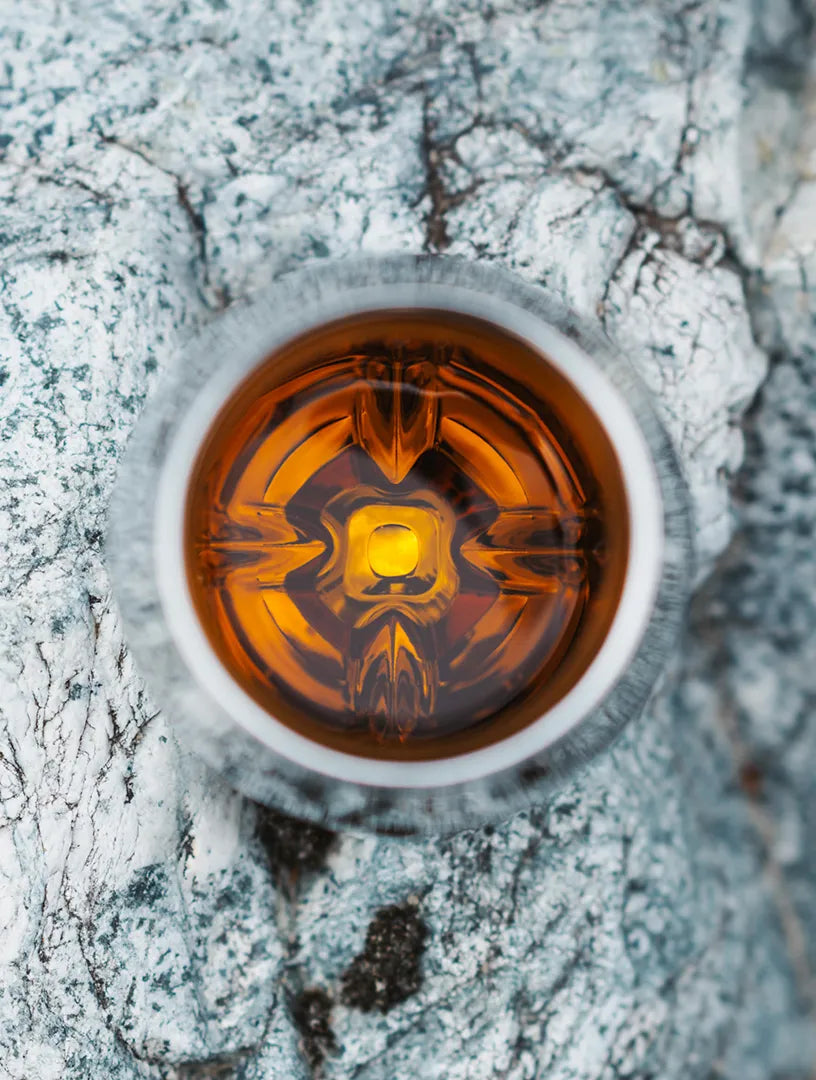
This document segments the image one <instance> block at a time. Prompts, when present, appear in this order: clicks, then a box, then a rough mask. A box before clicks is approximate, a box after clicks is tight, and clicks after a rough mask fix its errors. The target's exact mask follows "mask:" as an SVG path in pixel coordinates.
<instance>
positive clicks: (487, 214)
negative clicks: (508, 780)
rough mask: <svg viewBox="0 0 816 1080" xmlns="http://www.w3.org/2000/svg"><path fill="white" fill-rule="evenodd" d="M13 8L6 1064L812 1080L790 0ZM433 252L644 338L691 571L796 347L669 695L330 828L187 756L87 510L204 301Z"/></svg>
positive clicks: (811, 277) (185, 1071) (808, 193)
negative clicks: (590, 732)
mask: <svg viewBox="0 0 816 1080" xmlns="http://www.w3.org/2000/svg"><path fill="white" fill-rule="evenodd" d="M7 7H8V10H7V11H5V12H4V14H3V20H2V22H3V24H4V30H3V45H4V47H3V71H2V75H0V199H2V202H0V233H2V239H3V243H2V248H1V249H0V301H1V302H2V307H1V309H0V385H2V398H0V410H2V412H1V413H0V416H1V417H2V419H1V420H0V425H1V426H0V535H2V536H3V538H4V548H5V550H4V560H3V572H2V575H0V680H2V692H1V693H0V715H2V727H0V874H2V878H3V881H2V887H0V928H1V929H2V932H1V933H0V964H2V971H3V978H2V980H0V983H1V985H0V1077H3V1078H10V1080H74V1078H76V1080H96V1078H97V1077H100V1078H102V1077H105V1078H110V1080H130V1078H136V1077H141V1078H147V1080H159V1078H165V1080H197V1078H204V1077H229V1078H231V1080H271V1078H277V1077H286V1078H287V1080H299V1078H304V1080H305V1078H307V1077H309V1076H316V1075H317V1076H319V1075H321V1074H322V1075H323V1076H325V1077H327V1078H338V1080H339V1078H351V1077H354V1078H356V1080H379V1078H381V1077H400V1078H401V1077H412V1078H417V1080H424V1078H431V1077H445V1080H488V1078H490V1077H495V1078H496V1080H498V1078H502V1080H528V1078H532V1077H535V1076H544V1075H546V1076H548V1077H551V1078H554V1080H590V1078H592V1080H595V1078H601V1080H612V1078H623V1077H627V1078H632V1080H634V1078H640V1080H646V1078H647V1077H660V1078H661V1080H664V1078H665V1080H672V1078H681V1077H682V1078H685V1077H700V1078H701V1080H713V1077H718V1076H721V1077H727V1078H735V1080H736V1078H739V1080H754V1078H756V1080H768V1078H774V1080H805V1078H806V1077H809V1076H810V1075H811V1072H812V1065H813V1062H814V1060H816V1045H815V1042H816V1040H814V1037H813V1028H812V1024H811V1020H812V1017H813V1012H814V1007H816V998H815V997H814V980H813V975H812V972H813V971H814V970H815V969H814V965H815V964H816V955H815V954H816V944H815V943H816V926H814V912H815V911H816V867H815V866H814V859H813V850H812V842H811V843H810V844H809V843H808V837H809V835H812V832H813V829H814V827H816V821H815V820H814V814H813V804H812V798H811V797H810V789H811V787H812V783H811V776H812V773H813V765H814V762H816V729H815V728H814V725H813V721H812V718H811V714H810V707H811V706H812V703H813V700H814V693H815V692H816V686H814V681H813V679H814V676H813V664H812V661H811V662H810V663H809V660H811V657H810V652H811V651H812V650H810V649H809V646H810V642H811V640H812V635H813V632H814V628H816V600H814V596H816V588H814V586H816V581H813V578H814V567H815V566H816V562H814V556H813V552H812V535H813V529H814V525H815V524H816V522H814V516H815V515H816V501H814V497H813V487H812V485H813V476H814V471H813V453H814V437H816V432H815V431H814V422H813V416H814V414H816V410H815V409H814V406H816V388H815V387H814V367H813V360H814V355H813V354H814V349H813V344H812V342H813V340H814V339H813V320H812V314H813V312H814V311H816V235H814V232H813V222H814V221H816V183H814V181H813V179H812V177H813V176H814V175H816V173H815V172H814V164H813V161H812V160H809V156H810V155H812V145H814V136H813V132H812V131H811V126H812V125H810V126H809V121H808V116H809V115H811V114H812V112H813V106H812V102H813V101H814V100H816V99H814V98H813V94H812V91H811V90H810V89H809V85H808V83H807V79H806V71H805V68H804V64H805V61H806V58H807V55H808V51H807V40H808V35H809V34H810V33H811V30H812V19H811V18H810V16H809V14H808V11H807V8H806V5H805V4H804V3H801V2H799V3H794V2H791V4H790V6H789V7H788V6H787V5H786V4H785V3H783V2H782V0H779V2H772V0H768V3H767V4H766V5H765V6H764V7H762V6H761V5H759V4H754V5H751V4H749V3H748V2H747V0H694V2H691V3H689V2H688V0H666V2H665V3H661V4H660V5H656V4H655V5H645V4H642V3H641V2H639V0H617V2H615V3H610V2H607V0H587V2H583V3H577V2H575V0H549V2H546V0H545V2H543V3H538V2H535V0H497V2H496V3H493V4H488V5H485V4H483V3H475V2H471V0H454V2H452V3H451V2H448V3H444V4H443V3H441V2H435V0H431V2H428V3H426V2H423V3H419V2H413V0H411V2H409V3H407V4H403V5H400V6H397V5H391V4H388V3H377V4H375V3H367V4H362V5H346V6H345V7H343V6H342V5H340V6H338V5H337V4H334V3H332V2H331V0H313V2H309V3H303V2H295V0H292V2H289V0H279V2H277V3H275V4H274V5H273V6H268V5H266V4H261V3H255V2H253V0H245V2H241V3H239V2H237V0H232V2H230V0H209V2H205V0H188V2H186V3H185V4H183V5H181V6H178V7H174V8H172V9H170V8H168V7H167V6H166V5H161V4H147V5H143V4H136V3H131V2H128V0H115V2H113V3H108V2H105V3H98V4H95V3H93V2H90V0H84V2H80V3H77V4H72V5H63V4H59V5H58V4H50V3H46V2H43V3H38V4H35V5H26V6H24V7H16V8H12V7H11V6H10V5H9V6H7ZM803 118H804V121H803ZM419 249H425V250H428V251H437V250H447V251H449V252H452V253H458V254H463V255H466V256H470V257H477V258H481V259H492V260H496V261H499V262H501V263H502V264H504V265H507V266H509V267H510V268H513V269H515V270H516V271H517V272H519V273H521V274H522V275H524V276H526V277H527V278H529V279H530V280H534V281H541V282H546V283H547V284H548V285H549V286H550V287H551V288H553V289H555V290H557V291H558V292H560V293H561V294H562V295H563V296H564V298H565V299H566V300H567V301H568V302H569V303H571V304H572V305H573V306H574V307H576V308H577V309H578V310H579V311H580V312H581V313H582V314H584V315H585V316H588V317H594V318H597V319H599V320H601V321H602V323H603V324H604V325H605V327H606V329H607V331H608V332H609V333H610V334H611V335H612V336H613V337H614V338H616V339H617V340H618V341H619V342H620V343H621V344H622V345H623V346H624V347H625V348H628V349H629V350H630V351H631V354H632V357H633V359H634V360H635V362H636V363H637V364H638V366H639V368H640V370H641V372H642V374H643V375H644V377H645V378H646V380H647V381H648V382H649V384H650V385H651V386H652V387H653V389H654V390H655V393H656V395H657V396H658V399H659V404H660V407H661V409H662V412H663V414H664V417H665V420H666V423H667V425H668V427H669V429H670V431H671V434H672V436H673V438H674V439H675V441H676V444H677V447H678V450H679V453H680V456H681V459H682V463H683V467H684V470H685V472H686V476H687V478H688V482H689V486H690V491H691V496H692V502H693V509H694V515H695V521H696V526H697V537H698V547H699V555H700V576H701V578H702V577H703V576H704V575H705V574H706V573H707V572H708V571H709V570H710V568H711V566H712V562H713V559H714V558H715V556H717V555H718V554H719V553H720V552H721V551H722V550H723V548H724V547H725V546H726V544H727V543H728V540H729V536H730V533H731V526H732V521H731V516H730V512H729V506H728V483H729V478H730V477H731V476H732V475H733V473H734V472H735V470H736V469H737V467H738V466H739V464H740V461H741V458H742V446H743V442H742V435H741V432H740V428H739V426H738V420H739V418H740V415H741V413H742V412H743V410H744V409H745V408H746V406H747V405H748V403H749V402H750V400H751V398H752V396H753V394H754V392H755V390H756V388H757V386H758V385H759V383H760V381H761V380H762V378H763V375H764V373H765V369H766V362H767V356H768V355H769V354H772V355H773V356H774V358H775V363H774V366H773V369H772V372H771V376H770V380H769V382H768V383H767V386H766V388H765V390H764V392H763V396H762V398H761V400H760V404H759V407H758V408H757V409H756V410H754V411H753V412H752V414H751V417H750V420H749V422H748V427H747V430H748V433H749V441H748V447H749V456H748V468H747V470H746V472H745V473H744V475H743V479H742V481H741V486H740V489H739V492H738V495H739V499H738V504H739V513H740V516H741V519H742V522H743V524H744V526H745V528H744V531H743V532H742V534H741V536H740V538H739V539H738V540H737V541H736V542H735V544H734V545H732V547H731V548H730V550H729V553H728V555H727V557H726V560H725V562H724V564H723V568H722V570H721V571H720V572H719V574H718V575H717V576H716V577H715V579H713V581H711V582H710V583H709V584H708V585H707V586H706V587H705V589H704V591H703V593H702V594H701V596H700V598H699V601H698V604H697V610H696V613H695V619H694V623H693V633H692V634H691V635H690V641H689V646H688V649H687V651H686V655H685V656H684V658H683V659H682V661H679V662H678V669H679V672H678V674H679V678H678V679H677V680H676V684H675V687H674V689H673V690H672V691H671V692H670V691H669V690H666V691H665V692H664V693H663V694H662V696H661V697H660V698H659V699H658V700H657V701H656V702H655V704H654V707H653V709H652V710H651V712H650V714H649V715H648V716H646V717H644V718H643V720H641V721H639V722H638V723H637V724H635V725H634V726H633V727H632V728H630V730H629V731H628V733H627V734H626V736H625V737H624V738H623V739H622V740H621V741H620V743H619V744H618V745H617V746H616V748H615V749H614V751H613V752H612V753H610V754H608V755H606V756H605V757H604V758H602V759H600V760H599V761H597V762H596V763H595V764H594V765H593V766H592V767H591V768H589V769H588V770H586V772H585V773H584V774H583V775H581V776H580V777H578V778H576V780H575V781H574V783H573V784H572V785H570V786H569V787H568V788H566V789H565V790H563V791H562V792H561V793H560V794H559V795H558V796H557V797H556V798H554V799H553V800H552V801H551V802H550V804H549V805H547V806H544V807H541V808H540V809H539V810H536V811H535V812H532V813H529V814H525V815H521V816H519V817H516V818H514V819H513V820H512V821H510V822H508V823H506V824H505V825H502V826H500V827H496V828H492V829H491V828H488V829H483V830H480V831H478V832H474V833H468V834H462V835H460V836H458V837H455V838H452V839H446V840H443V841H440V840H427V841H424V842H422V843H411V844H407V843H404V842H397V841H393V840H385V839H375V838H370V837H368V838H361V837H351V836H345V837H336V838H333V837H331V836H328V835H326V834H323V833H321V832H320V830H316V829H314V828H313V827H299V826H297V825H294V824H292V823H291V822H288V821H285V820H281V819H279V818H276V817H275V816H274V815H272V816H270V815H267V814H265V813H264V814H262V815H261V816H260V818H259V812H258V811H257V809H256V808H255V807H253V806H252V805H251V804H248V803H247V802H245V800H243V799H242V798H241V797H239V796H238V795H236V794H234V793H232V792H231V791H229V790H227V789H226V788H225V787H224V785H223V784H221V783H220V782H219V781H218V780H217V778H215V777H213V776H212V775H211V774H210V773H208V772H207V771H206V770H205V769H204V768H203V767H202V766H200V765H199V764H198V763H197V762H196V761H195V760H194V759H191V758H190V757H189V756H188V755H187V754H186V753H184V752H183V751H181V750H180V749H179V748H178V747H177V746H176V744H175V742H174V740H173V737H172V730H171V726H170V724H169V722H168V721H169V719H171V718H167V717H165V716H164V715H163V714H162V713H160V712H159V711H158V708H157V705H156V703H153V702H151V701H150V698H149V695H148V692H147V690H146V689H145V686H144V684H143V682H142V680H141V677H140V675H139V674H138V673H137V672H136V671H134V670H133V666H132V664H131V661H130V658H129V655H128V651H127V647H126V643H125V642H124V641H123V639H122V635H121V631H120V628H119V624H118V619H117V615H116V610H115V605H114V603H113V601H112V598H111V596H110V592H109V586H108V582H107V578H106V575H105V571H104V567H103V563H102V558H101V543H102V539H103V535H104V530H105V507H106V505H107V500H108V497H109V494H110V491H111V488H112V485H113V482H114V477H115V470H116V462H117V459H118V457H119V454H120V452H121V449H122V447H123V445H124V442H125V440H126V439H127V436H128V433H129V431H130V429H131V427H132V425H133V423H134V422H135V419H136V416H137V415H138V411H139V408H140V406H141V404H142V402H143V401H144V399H145V397H146V395H147V394H148V393H149V392H150V390H151V387H152V386H153V385H154V383H155V380H156V378H157V376H158V373H159V372H160V370H161V368H162V367H163V365H164V364H165V363H166V362H168V360H169V359H170V358H172V356H173V355H174V354H176V353H177V352H178V350H179V349H180V348H181V347H182V345H183V343H184V342H186V341H187V340H188V338H189V335H190V334H191V332H192V331H193V330H194V329H195V328H196V327H197V326H200V325H201V324H202V323H203V322H205V321H206V320H208V319H210V318H212V317H213V315H214V314H215V313H216V312H217V311H218V310H219V309H221V308H223V307H224V306H225V305H227V304H228V303H229V302H230V301H231V299H233V298H235V297H238V296H240V295H243V294H245V293H246V292H249V291H252V290H253V289H254V288H256V287H258V286H260V285H262V284H264V283H266V282H267V281H269V280H270V279H271V278H273V277H274V276H275V275H277V274H279V273H281V272H282V271H285V270H286V269H288V268H291V267H294V266H296V265H298V264H300V263H301V262H302V261H304V260H305V259H309V258H323V257H327V256H332V257H335V256H343V255H346V254H349V253H352V252H356V251H360V250H364V251H370V252H371V251H386V250H388V251H393V250H411V251H416V250H419ZM752 319H753V324H754V326H753V330H754V332H753V333H752ZM754 334H756V335H757V336H758V340H759V342H760V345H761V347H760V346H758V345H757V344H755V338H754ZM389 927H391V928H392V930H391V932H390V933H389Z"/></svg>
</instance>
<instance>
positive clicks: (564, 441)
mask: <svg viewBox="0 0 816 1080" xmlns="http://www.w3.org/2000/svg"><path fill="white" fill-rule="evenodd" d="M627 529H628V526H627V513H626V499H625V495H624V488H623V482H622V479H621V473H620V469H619V466H618V463H617V459H616V457H615V453H614V450H613V449H612V446H611V444H610V442H609V440H608V438H607V436H606V435H605V432H604V429H603V424H602V423H601V422H600V420H599V418H598V417H597V416H596V415H595V414H594V413H593V412H592V410H590V409H589V407H588V406H587V405H586V403H585V402H584V401H583V399H582V398H581V396H580V395H579V394H578V392H577V391H576V390H575V389H574V388H573V387H572V384H571V383H570V382H569V380H568V379H567V378H565V377H564V375H562V374H560V373H559V372H558V371H557V370H556V369H555V367H554V366H553V365H552V364H551V363H550V362H549V361H548V359H547V357H546V356H544V355H542V354H541V353H539V352H537V351H535V350H534V349H532V348H531V347H530V346H529V345H527V344H525V343H524V342H523V341H521V340H520V339H518V338H515V337H514V336H512V335H511V334H509V333H507V332H505V331H504V330H501V329H499V328H498V327H496V326H494V325H493V324H491V323H488V322H485V321H482V320H480V319H476V318H473V317H470V316H460V315H455V314H451V313H445V312H438V311H431V310H414V311H406V310H396V311H388V312H382V311H379V312H374V313H371V314H368V315H359V316H355V317H353V318H349V319H345V320H342V321H339V322H335V323H331V324H328V325H325V326H323V327H321V328H319V329H317V330H313V331H311V332H309V333H308V334H306V335H304V336H302V337H301V338H298V339H297V340H295V341H292V342H291V343H289V344H288V345H287V346H285V347H284V348H282V349H280V350H279V351H278V352H276V353H275V354H274V355H271V356H269V357H268V358H267V359H266V360H265V361H264V362H263V363H262V364H261V365H260V366H259V367H258V368H257V370H256V371H255V372H254V373H253V374H252V375H251V376H250V377H249V378H248V379H247V380H246V381H245V382H244V383H243V384H242V385H241V386H240V387H239V388H238V390H237V391H236V392H235V393H234V395H233V396H232V398H231V399H230V400H229V401H228V402H226V404H225V405H224V408H223V409H222V411H221V413H220V415H219V417H218V419H217V420H216V422H215V424H214V425H213V427H212V429H211V430H210V432H209V433H208V435H207V437H206V439H205V440H204V443H203V446H202V450H201V452H200V454H199V458H198V461H197V464H196V466H195V469H194V471H193V475H192V478H191V482H190V486H189V495H188V505H187V517H186V536H185V545H186V558H187V570H188V580H189V587H190V590H191V593H192V597H193V600H194V605H195V608H196V611H197V613H198V617H199V618H200V620H201V623H202V624H203V626H204V628H205V630H206V632H207V635H208V637H209V640H210V642H211V643H212V645H213V647H214V649H215V651H216V653H217V655H218V656H219V658H220V660H221V662H222V663H223V664H224V665H225V666H226V668H227V669H228V670H229V671H230V672H231V674H232V676H233V677H234V678H235V679H236V680H237V681H238V682H239V683H240V684H241V685H242V686H243V687H244V689H245V690H246V691H247V692H248V693H249V694H251V695H252V696H253V697H254V698H255V699H256V701H258V702H259V703H260V704H261V705H262V706H263V707H264V708H265V709H267V710H268V711H269V712H270V713H271V714H272V715H274V716H275V717H277V718H278V719H280V720H282V721H284V722H285V723H287V724H289V725H291V726H292V727H295V728H296V729H297V730H299V731H301V732H302V733H304V734H306V735H308V736H309V737H311V738H313V739H317V740H320V741H321V742H324V743H328V744H329V745H332V746H336V747H339V748H341V749H345V750H350V751H352V752H356V753H360V754H365V755H373V756H384V757H396V758H399V757H406V758H411V757H422V756H435V755H445V754H449V753H451V752H459V751H461V750H464V749H468V748H472V747H475V746H478V745H481V744H485V743H488V742H492V741H495V740H496V739H498V738H501V737H504V736H505V735H506V734H508V733H509V732H510V731H512V730H517V729H518V727H520V726H523V725H524V724H525V723H528V722H529V721H530V720H531V719H532V718H534V717H535V716H537V715H540V714H541V713H542V712H543V711H545V710H546V709H547V708H548V707H549V706H551V705H552V704H553V703H554V702H556V701H557V700H559V698H560V697H562V696H563V695H564V694H565V693H566V692H567V690H569V688H570V687H571V686H572V685H573V684H574V683H575V681H576V679H578V678H579V677H580V675H581V673H582V672H583V671H584V670H585V668H586V666H587V664H588V663H589V660H590V659H591V657H592V656H593V655H594V654H595V653H596V652H597V650H598V648H599V647H600V644H601V643H602V641H603V640H604V637H605V635H606V633H607V631H608V629H609V625H610V623H611V619H612V615H613V614H614V610H615V606H616V603H617V599H618V597H619V595H620V591H621V588H622V582H623V575H624V570H625V564H626V554H627V545H628V532H627Z"/></svg>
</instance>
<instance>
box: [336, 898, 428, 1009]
mask: <svg viewBox="0 0 816 1080" xmlns="http://www.w3.org/2000/svg"><path fill="white" fill-rule="evenodd" d="M427 936H428V928H427V927H426V926H425V923H424V922H423V921H422V918H421V917H420V914H419V912H418V911H417V908H416V906H415V905H414V904H410V903H407V904H398V905H393V906H392V907H386V908H382V909H381V910H380V911H378V912H377V914H376V915H375V916H374V918H373V919H372V921H371V925H370V926H369V928H368V933H367V934H366V941H365V948H364V949H363V951H362V952H361V953H360V955H359V956H357V957H355V959H354V960H353V961H352V963H351V965H350V967H349V968H348V970H347V971H346V972H345V973H344V974H343V990H342V996H343V1001H344V1002H345V1003H346V1004H347V1005H351V1006H353V1007H354V1008H357V1009H362V1010H363V1011H364V1012H371V1011H373V1010H374V1009H379V1010H380V1012H388V1010H389V1009H392V1008H393V1007H394V1006H395V1005H398V1004H399V1003H400V1002H401V1001H405V1000H406V998H409V997H411V995H412V994H415V993H416V992H417V990H418V989H419V988H420V986H421V984H422V973H421V970H420V960H421V957H422V953H423V951H424V949H425V939H426V938H427Z"/></svg>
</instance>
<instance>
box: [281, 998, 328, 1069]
mask: <svg viewBox="0 0 816 1080" xmlns="http://www.w3.org/2000/svg"><path fill="white" fill-rule="evenodd" d="M289 1010H290V1012H291V1014H292V1020H293V1021H294V1024H295V1027H296V1028H297V1030H298V1032H299V1033H300V1040H301V1041H300V1048H301V1053H302V1054H303V1056H304V1057H305V1059H306V1061H307V1063H308V1065H309V1068H310V1069H311V1070H312V1072H313V1073H317V1072H318V1071H319V1069H320V1067H321V1065H322V1064H323V1061H324V1059H325V1058H326V1056H327V1054H331V1053H333V1052H334V1051H335V1050H336V1049H337V1040H336V1039H335V1037H334V1032H333V1031H332V1027H331V1010H332V999H331V997H330V996H329V995H328V994H327V993H326V991H325V990H321V989H320V988H319V987H310V988H307V989H305V990H301V991H300V993H299V994H297V995H296V997H295V998H294V999H293V1000H292V1001H291V1003H290V1005H289Z"/></svg>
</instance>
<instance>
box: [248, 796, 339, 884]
mask: <svg viewBox="0 0 816 1080" xmlns="http://www.w3.org/2000/svg"><path fill="white" fill-rule="evenodd" d="M258 839H259V840H260V842H261V844H262V845H263V847H264V850H265V851H266V853H267V855H268V856H269V861H270V863H271V865H272V869H273V870H274V871H275V873H276V875H280V874H282V873H283V874H289V875H291V876H293V877H298V876H300V875H302V874H307V873H314V872H315V871H316V870H319V869H320V868H321V867H322V866H323V864H324V863H325V861H326V856H327V855H328V853H329V851H330V850H331V848H332V846H333V844H334V841H335V835H334V833H333V832H329V830H328V829H322V828H321V827H320V826H319V825H312V824H310V823H308V822H305V821H298V820H297V819H296V818H291V817H287V815H286V814H279V813H278V812H277V811H276V810H269V809H267V808H266V807H264V806H261V807H258Z"/></svg>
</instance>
